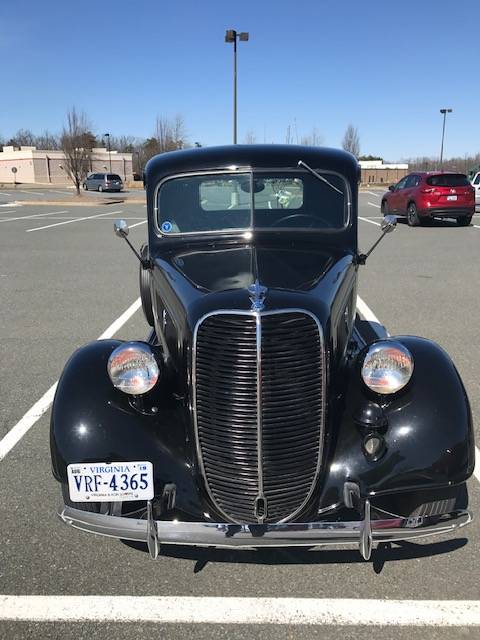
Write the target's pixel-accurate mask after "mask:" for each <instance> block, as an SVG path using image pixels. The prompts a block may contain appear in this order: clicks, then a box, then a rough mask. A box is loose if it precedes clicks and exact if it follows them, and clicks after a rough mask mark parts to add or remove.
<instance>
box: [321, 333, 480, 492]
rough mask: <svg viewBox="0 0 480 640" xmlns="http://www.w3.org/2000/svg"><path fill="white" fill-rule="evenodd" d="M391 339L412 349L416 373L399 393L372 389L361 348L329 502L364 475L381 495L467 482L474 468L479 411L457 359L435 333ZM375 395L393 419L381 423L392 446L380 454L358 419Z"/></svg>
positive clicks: (362, 482) (367, 487) (333, 462)
mask: <svg viewBox="0 0 480 640" xmlns="http://www.w3.org/2000/svg"><path fill="white" fill-rule="evenodd" d="M391 339H392V340H395V341H398V342H400V343H401V344H403V345H404V346H405V347H407V349H408V350H409V351H410V353H411V354H412V356H413V359H414V372H413V375H412V378H411V380H410V382H409V383H408V385H407V387H406V388H405V389H404V390H402V391H401V392H399V393H398V394H396V395H394V396H392V397H388V396H379V395H377V394H372V393H371V392H370V391H369V390H368V389H367V388H366V387H365V385H364V384H363V382H362V380H361V378H360V367H361V360H362V358H361V355H360V356H359V358H358V362H357V363H356V366H354V367H353V369H352V372H351V378H350V382H349V384H348V391H347V393H346V398H345V404H344V409H343V414H342V418H341V420H340V424H339V425H338V429H337V430H336V439H335V443H334V446H333V450H332V455H331V457H330V464H329V466H328V470H327V478H326V482H325V485H324V492H323V496H322V503H323V504H329V503H330V504H332V503H334V502H337V501H341V491H342V487H343V483H344V482H345V481H352V482H356V483H358V485H359V486H360V489H361V492H362V494H363V495H381V494H386V493H392V492H399V491H408V490H413V489H434V488H441V487H447V486H449V485H455V484H459V483H462V482H464V481H465V480H466V479H467V478H468V477H469V476H470V475H471V474H472V473H473V468H474V464H475V453H474V450H475V447H474V436H473V426H472V415H471V410H470V404H469V401H468V397H467V394H466V391H465V388H464V386H463V383H462V380H461V378H460V376H459V374H458V371H457V370H456V368H455V366H454V364H453V362H452V361H451V359H450V358H449V356H448V355H447V354H446V353H445V351H444V350H443V349H442V348H441V347H440V346H439V345H437V344H436V343H434V342H432V341H430V340H426V339H424V338H418V337H413V336H399V337H395V338H391ZM369 400H370V401H371V400H373V401H376V402H377V403H378V404H380V405H381V406H382V407H383V411H384V415H385V417H386V419H387V422H388V424H387V426H386V427H384V428H383V429H380V430H379V433H381V434H382V435H383V437H384V439H385V444H386V452H385V454H384V455H383V457H382V458H381V459H380V460H378V461H377V462H373V461H369V460H368V459H367V457H366V456H365V455H364V454H363V452H362V441H363V438H364V436H365V435H366V433H367V431H368V430H367V429H366V428H365V427H362V426H360V425H359V424H357V423H356V422H355V419H354V416H357V415H358V413H359V409H361V407H362V406H364V405H365V404H366V403H367V402H368V401H369Z"/></svg>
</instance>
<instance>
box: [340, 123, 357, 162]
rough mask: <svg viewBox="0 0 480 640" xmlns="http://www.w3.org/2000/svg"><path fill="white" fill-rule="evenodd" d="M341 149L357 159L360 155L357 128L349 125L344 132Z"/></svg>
mask: <svg viewBox="0 0 480 640" xmlns="http://www.w3.org/2000/svg"><path fill="white" fill-rule="evenodd" d="M342 147H343V148H344V149H345V151H349V152H350V153H352V154H353V155H354V156H355V157H357V158H358V156H359V155H360V136H359V135H358V129H357V127H354V126H353V124H349V125H348V127H347V130H346V131H345V135H344V136H343V140H342Z"/></svg>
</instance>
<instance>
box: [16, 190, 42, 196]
mask: <svg viewBox="0 0 480 640" xmlns="http://www.w3.org/2000/svg"><path fill="white" fill-rule="evenodd" d="M17 193H28V194H29V195H30V194H31V193H33V195H34V196H44V195H45V192H40V191H18V192H17Z"/></svg>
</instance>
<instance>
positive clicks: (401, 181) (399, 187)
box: [395, 178, 408, 191]
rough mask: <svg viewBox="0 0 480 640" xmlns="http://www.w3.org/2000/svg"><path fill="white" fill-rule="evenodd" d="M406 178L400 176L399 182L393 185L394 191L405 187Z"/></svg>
mask: <svg viewBox="0 0 480 640" xmlns="http://www.w3.org/2000/svg"><path fill="white" fill-rule="evenodd" d="M407 179H408V178H402V179H401V180H400V182H399V183H398V184H397V186H396V187H395V191H400V189H405V185H406V184H407Z"/></svg>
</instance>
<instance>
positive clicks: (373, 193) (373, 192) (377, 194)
mask: <svg viewBox="0 0 480 640" xmlns="http://www.w3.org/2000/svg"><path fill="white" fill-rule="evenodd" d="M360 193H362V192H361V191H360ZM363 193H369V194H370V195H371V196H375V197H376V198H380V196H381V194H380V193H375V191H364V192H363Z"/></svg>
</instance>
